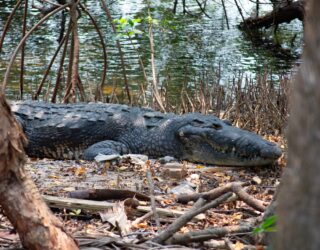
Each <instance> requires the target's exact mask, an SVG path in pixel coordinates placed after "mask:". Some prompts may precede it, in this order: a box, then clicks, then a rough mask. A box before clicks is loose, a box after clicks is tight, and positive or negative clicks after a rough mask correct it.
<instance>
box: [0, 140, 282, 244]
mask: <svg viewBox="0 0 320 250" xmlns="http://www.w3.org/2000/svg"><path fill="white" fill-rule="evenodd" d="M274 141H275V139H274ZM131 157H133V159H134V156H129V157H127V158H125V157H122V158H121V159H118V158H117V159H115V160H111V161H106V162H99V163H98V162H87V161H82V160H80V161H71V160H69V161H59V160H50V159H29V160H28V163H27V164H26V168H27V170H28V171H29V173H30V175H31V177H32V179H33V180H34V182H35V184H36V185H37V187H38V189H39V191H40V193H41V194H42V195H50V196H54V197H70V193H73V192H78V191H81V190H82V191H88V192H89V193H90V192H91V193H92V192H93V191H92V190H98V191H99V190H104V191H105V192H108V190H118V191H121V192H118V193H117V196H116V197H117V198H116V199H112V200H106V201H108V202H111V203H112V204H114V207H113V208H112V209H104V210H101V211H93V210H90V209H84V208H76V207H75V208H74V209H66V208H63V207H61V208H52V211H53V212H54V213H55V215H56V216H58V217H60V218H61V220H62V221H63V222H64V225H65V227H66V230H67V231H68V232H70V233H71V234H73V235H74V237H75V238H76V239H77V240H78V241H79V245H80V247H82V248H85V247H94V249H137V248H138V249H144V248H145V249H153V248H154V249H162V248H163V249H168V248H171V249H173V248H172V247H173V246H175V247H176V248H175V249H219V247H220V249H221V247H222V249H228V248H227V247H228V246H227V245H228V244H231V245H232V247H233V249H264V246H263V245H261V244H260V243H259V242H257V238H256V237H255V236H254V235H253V234H252V233H251V232H250V230H249V232H246V233H240V231H239V232H238V233H237V231H234V232H235V233H232V232H233V231H232V230H231V231H230V232H227V233H226V234H224V235H223V236H216V237H214V236H212V237H211V238H210V237H208V238H207V239H203V240H200V241H197V240H192V241H190V242H185V243H184V244H176V243H175V241H174V240H172V239H173V238H175V237H171V236H172V235H171V236H170V237H171V238H169V240H166V241H164V242H161V244H158V243H156V242H157V241H156V240H155V241H153V239H156V238H157V236H159V235H160V234H162V233H163V232H164V231H166V230H167V228H168V226H169V225H171V224H174V223H175V222H176V220H177V218H178V217H180V216H182V215H183V214H185V213H187V212H188V211H190V210H192V209H195V208H194V207H195V205H196V204H195V202H194V201H189V202H188V203H187V204H181V203H179V202H177V196H179V195H182V194H188V195H192V194H198V193H204V192H208V191H210V190H214V189H216V188H219V187H224V186H225V185H227V184H228V183H233V182H237V183H240V182H241V183H244V186H243V190H244V191H245V192H246V193H247V194H248V195H250V196H252V197H253V198H255V199H257V200H259V201H261V202H262V204H263V205H264V206H267V205H268V204H269V203H270V202H271V200H272V198H273V195H274V193H275V190H276V187H277V186H278V184H279V178H280V174H281V172H282V167H283V166H284V165H285V159H283V158H281V159H280V160H279V162H278V164H276V165H275V166H271V167H270V166H269V167H253V168H241V167H217V166H206V165H199V164H192V163H188V162H169V163H166V162H163V161H161V160H149V159H148V160H146V159H145V158H143V157H141V156H140V157H139V158H138V159H134V160H132V158H131ZM160 162H161V163H160ZM147 171H150V173H151V176H152V181H153V189H154V190H152V192H151V190H150V184H149V182H148V179H147ZM151 193H153V194H154V198H155V210H152V208H151V203H150V201H146V200H139V198H137V197H138V195H139V194H143V195H144V196H148V197H150V194H151ZM121 196H123V197H121ZM128 197H129V198H128ZM98 200H99V199H98ZM97 202H98V201H97ZM154 211H156V213H157V214H158V216H157V217H155V216H154ZM262 215H263V213H262V212H261V211H257V210H256V209H255V208H253V207H252V206H249V205H248V204H247V203H246V202H245V201H243V200H242V199H239V198H237V195H234V194H233V195H232V196H231V197H230V198H228V199H227V200H226V201H224V202H223V203H221V204H218V205H217V207H214V208H211V209H208V210H206V211H204V212H203V213H200V214H198V215H197V216H194V217H193V218H192V219H191V220H189V221H187V222H185V224H184V225H183V226H181V227H180V228H179V229H178V230H177V231H176V232H175V234H174V235H175V236H176V235H177V237H183V236H184V235H188V234H189V236H190V235H192V234H193V233H194V232H202V231H205V230H207V229H221V230H222V229H223V228H228V230H229V229H230V227H235V226H241V225H244V224H250V223H252V221H254V223H255V224H254V227H258V225H259V224H257V221H259V220H260V222H261V217H262ZM155 218H157V219H158V223H159V225H160V228H158V227H157V222H156V220H155ZM251 231H253V229H252V230H251ZM211 235H213V234H212V233H211ZM190 237H191V236H190ZM163 244H166V246H164V245H163ZM183 245H185V246H183ZM14 247H21V246H20V242H19V238H18V236H17V235H16V234H15V231H14V229H13V227H12V225H11V224H10V222H9V221H8V220H7V219H6V217H5V216H4V215H3V213H2V211H1V210H0V248H14Z"/></svg>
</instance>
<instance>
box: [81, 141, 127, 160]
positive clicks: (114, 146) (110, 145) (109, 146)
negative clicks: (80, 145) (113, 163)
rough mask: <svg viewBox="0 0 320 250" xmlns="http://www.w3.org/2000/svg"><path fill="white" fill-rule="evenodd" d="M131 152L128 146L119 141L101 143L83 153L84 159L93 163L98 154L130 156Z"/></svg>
mask: <svg viewBox="0 0 320 250" xmlns="http://www.w3.org/2000/svg"><path fill="white" fill-rule="evenodd" d="M129 153H130V150H129V148H128V147H127V145H125V144H123V143H121V142H117V141H111V140H106V141H101V142H98V143H95V144H93V145H91V146H90V147H88V148H87V149H86V150H85V151H84V153H83V159H85V160H88V161H92V160H94V158H95V157H96V156H97V155H98V154H104V155H112V154H120V155H122V154H129Z"/></svg>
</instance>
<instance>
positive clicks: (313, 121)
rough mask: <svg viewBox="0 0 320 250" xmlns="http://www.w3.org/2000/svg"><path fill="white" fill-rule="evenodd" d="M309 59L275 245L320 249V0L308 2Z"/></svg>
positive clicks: (300, 80) (292, 128)
mask: <svg viewBox="0 0 320 250" xmlns="http://www.w3.org/2000/svg"><path fill="white" fill-rule="evenodd" d="M306 7H307V8H306V12H307V16H306V29H305V43H306V46H305V49H304V55H303V64H302V66H301V69H300V72H299V75H298V77H297V80H296V82H295V84H294V89H293V96H292V112H291V120H290V123H289V134H288V146H289V153H288V157H289V160H288V167H287V169H286V172H285V174H284V176H283V180H282V186H281V188H280V191H279V197H278V200H279V206H278V232H277V239H276V244H275V246H276V248H275V249H278V250H280V249H291V250H294V249H297V250H298V249H299V250H301V249H308V250H312V249H314V250H316V249H317V250H318V249H320V237H319V235H320V209H319V208H320V185H319V179H320V155H319V149H320V113H319V107H320V82H319V81H320V42H319V41H320V18H319V13H320V1H319V0H309V1H308V2H307V6H306Z"/></svg>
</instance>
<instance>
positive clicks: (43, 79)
mask: <svg viewBox="0 0 320 250" xmlns="http://www.w3.org/2000/svg"><path fill="white" fill-rule="evenodd" d="M66 37H67V35H65V36H64V37H63V38H62V39H61V42H60V44H59V46H58V48H57V49H56V51H55V53H54V55H53V57H52V58H51V61H50V63H49V65H48V67H47V69H46V71H45V73H44V76H43V78H42V80H41V82H40V84H39V86H38V89H37V92H36V93H35V95H34V96H33V99H34V100H37V99H38V97H39V95H40V93H41V90H42V88H43V85H44V83H45V81H46V80H47V77H48V75H49V72H50V69H51V67H52V65H53V63H54V60H55V59H56V57H57V55H58V53H59V51H60V49H61V47H62V45H63V44H64V42H65V40H66Z"/></svg>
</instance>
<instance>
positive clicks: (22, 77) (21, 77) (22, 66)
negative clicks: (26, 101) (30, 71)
mask: <svg viewBox="0 0 320 250" xmlns="http://www.w3.org/2000/svg"><path fill="white" fill-rule="evenodd" d="M27 15H28V0H24V12H23V24H22V38H23V37H24V36H25V34H26V30H27ZM24 56H25V43H23V44H22V47H21V62H20V100H22V99H23V87H24Z"/></svg>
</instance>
